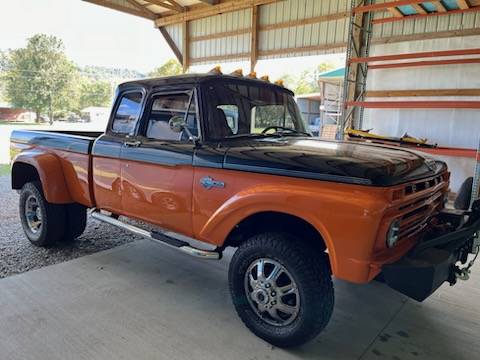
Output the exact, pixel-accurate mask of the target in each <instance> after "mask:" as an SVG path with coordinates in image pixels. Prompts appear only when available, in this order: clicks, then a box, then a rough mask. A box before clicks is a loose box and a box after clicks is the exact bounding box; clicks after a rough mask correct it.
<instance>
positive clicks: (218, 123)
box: [214, 109, 233, 140]
mask: <svg viewBox="0 0 480 360" xmlns="http://www.w3.org/2000/svg"><path fill="white" fill-rule="evenodd" d="M214 117H215V119H214V120H215V121H214V133H215V136H214V137H215V138H216V139H217V140H221V139H224V138H226V137H227V136H232V135H233V132H232V129H231V128H230V126H228V122H227V117H226V116H225V113H224V112H223V110H222V109H215V113H214Z"/></svg>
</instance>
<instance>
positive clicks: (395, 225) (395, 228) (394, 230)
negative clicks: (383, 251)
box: [387, 220, 400, 248]
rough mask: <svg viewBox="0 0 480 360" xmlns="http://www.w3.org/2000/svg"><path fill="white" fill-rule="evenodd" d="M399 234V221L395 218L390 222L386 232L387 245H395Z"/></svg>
mask: <svg viewBox="0 0 480 360" xmlns="http://www.w3.org/2000/svg"><path fill="white" fill-rule="evenodd" d="M399 234H400V222H399V221H398V220H395V221H394V222H392V224H391V225H390V228H389V229H388V232H387V247H389V248H391V247H394V246H395V244H396V243H397V241H398V237H399Z"/></svg>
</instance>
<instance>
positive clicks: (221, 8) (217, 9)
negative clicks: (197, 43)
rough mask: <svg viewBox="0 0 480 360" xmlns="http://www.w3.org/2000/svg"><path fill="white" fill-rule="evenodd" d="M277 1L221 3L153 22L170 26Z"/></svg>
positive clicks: (261, 0) (157, 24)
mask: <svg viewBox="0 0 480 360" xmlns="http://www.w3.org/2000/svg"><path fill="white" fill-rule="evenodd" d="M277 1H279V0H235V1H227V2H222V3H219V4H217V5H211V6H210V5H205V6H202V7H198V8H195V9H191V10H189V11H186V12H184V13H182V14H175V15H170V16H163V17H161V18H158V19H156V20H155V25H156V26H157V27H160V26H166V25H171V24H178V23H183V22H185V21H191V20H196V19H202V18H205V17H210V16H215V15H219V14H223V13H226V12H232V11H237V10H244V9H249V8H251V7H252V6H258V5H264V4H271V3H274V2H277Z"/></svg>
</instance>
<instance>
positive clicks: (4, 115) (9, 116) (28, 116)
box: [0, 104, 35, 122]
mask: <svg viewBox="0 0 480 360" xmlns="http://www.w3.org/2000/svg"><path fill="white" fill-rule="evenodd" d="M0 121H19V122H34V121H35V113H34V112H32V111H28V110H25V109H19V108H12V107H9V106H8V105H7V104H0Z"/></svg>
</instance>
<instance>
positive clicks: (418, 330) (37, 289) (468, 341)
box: [0, 240, 480, 360]
mask: <svg viewBox="0 0 480 360" xmlns="http://www.w3.org/2000/svg"><path fill="white" fill-rule="evenodd" d="M477 265H478V266H477V269H475V271H474V274H473V276H472V277H473V278H472V279H471V280H470V281H468V282H462V283H460V284H458V285H457V286H455V287H454V288H450V287H448V286H443V287H442V288H441V289H440V291H438V292H437V293H436V294H435V295H434V296H433V297H431V298H430V299H429V300H427V301H426V302H425V303H422V304H419V303H416V302H414V301H410V300H408V301H407V300H406V299H405V298H403V297H402V296H400V295H398V294H397V293H395V292H394V291H393V290H390V289H388V288H387V287H385V286H384V285H382V284H380V283H372V284H370V285H366V286H359V285H352V284H348V283H346V282H342V281H336V282H335V288H336V307H335V312H334V315H333V318H332V321H331V322H330V324H329V326H328V327H327V330H326V331H325V332H324V333H322V334H321V335H320V336H319V337H318V338H317V339H315V340H314V341H313V342H311V343H309V344H308V345H306V346H303V347H301V348H297V349H294V350H288V351H285V350H282V349H278V348H273V347H272V346H270V345H269V344H267V343H265V342H263V341H262V340H260V339H258V338H256V337H255V336H254V335H252V334H251V333H250V332H249V331H248V330H247V329H246V328H245V327H244V326H243V324H242V323H241V322H240V320H239V319H238V318H237V316H236V314H235V311H234V309H233V306H232V304H231V302H230V296H229V293H228V288H227V267H228V256H227V259H225V260H222V261H220V262H207V261H201V260H197V259H193V258H190V257H188V256H187V255H183V254H180V253H177V252H175V251H174V250H171V249H167V248H164V247H161V246H159V245H157V244H153V243H150V242H148V241H143V240H141V241H138V242H136V243H131V244H127V245H124V246H121V247H118V248H115V249H112V250H107V251H105V252H101V253H98V254H95V255H91V256H86V257H82V258H79V259H76V260H72V261H69V262H66V263H62V264H58V265H53V266H49V267H46V268H43V269H39V270H35V271H31V272H28V273H24V274H21V275H16V276H11V277H8V278H5V279H2V280H0V309H1V310H0V358H1V359H8V360H13V359H22V360H29V359H35V360H42V359H45V360H47V359H48V360H55V359H62V360H63V359H88V360H93V359H128V360H131V359H139V360H140V359H169V360H170V359H205V360H214V359H222V360H223V359H242V360H245V359H256V360H260V359H272V360H273V359H296V358H301V359H392V360H400V359H402V360H407V359H417V360H418V359H435V360H439V359H469V360H470V359H474V358H477V359H478V358H479V356H480V355H479V354H480V341H479V336H480V335H479V334H480V265H479V264H477Z"/></svg>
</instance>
